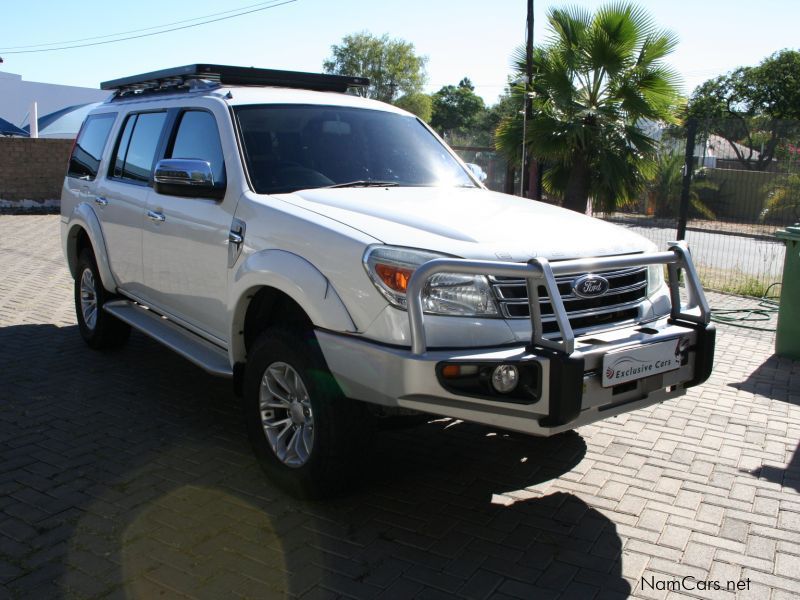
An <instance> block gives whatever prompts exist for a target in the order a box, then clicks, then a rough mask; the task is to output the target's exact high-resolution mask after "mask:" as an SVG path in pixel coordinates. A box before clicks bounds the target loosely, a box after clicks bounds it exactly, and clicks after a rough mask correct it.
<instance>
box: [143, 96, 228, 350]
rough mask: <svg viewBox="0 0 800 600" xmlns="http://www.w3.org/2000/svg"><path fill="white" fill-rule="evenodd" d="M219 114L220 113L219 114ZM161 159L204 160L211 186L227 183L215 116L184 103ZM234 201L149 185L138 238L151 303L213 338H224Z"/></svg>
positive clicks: (214, 339)
mask: <svg viewBox="0 0 800 600" xmlns="http://www.w3.org/2000/svg"><path fill="white" fill-rule="evenodd" d="M220 117H221V118H225V116H223V115H222V114H220ZM164 158H186V159H198V160H204V161H207V162H208V163H209V164H210V165H211V169H212V172H213V174H214V184H215V186H219V187H225V186H226V169H225V158H224V156H223V150H222V144H221V142H220V129H219V126H218V118H217V116H215V115H214V114H213V113H212V112H211V111H210V110H207V109H205V108H200V107H187V108H184V109H181V110H180V111H178V113H177V114H176V115H175V120H174V126H173V130H172V132H171V135H170V136H169V141H168V143H167V145H166V147H165V149H164ZM237 200H238V197H237V194H236V193H235V192H232V191H229V192H228V193H226V195H225V197H224V198H222V199H221V200H220V199H214V198H202V197H200V198H196V197H195V198H193V197H182V196H172V195H166V194H160V193H158V192H156V191H155V190H151V192H150V196H149V199H148V202H147V213H148V214H155V215H158V220H150V219H146V220H145V224H144V237H143V259H144V280H145V285H146V287H147V290H146V294H147V296H148V298H150V299H151V300H152V302H153V305H154V306H156V307H157V308H160V309H161V310H162V311H163V312H165V313H167V314H169V315H170V316H172V317H174V318H176V319H177V320H179V321H182V322H183V323H184V324H185V325H188V326H190V327H191V328H193V329H194V330H196V331H197V332H198V333H201V334H205V336H206V337H207V338H209V339H211V340H212V341H215V342H217V343H219V344H220V345H225V344H226V343H227V338H228V332H227V319H226V316H227V306H226V301H227V281H228V280H227V277H228V234H229V232H230V229H231V222H232V220H233V213H234V211H235V209H236V202H237Z"/></svg>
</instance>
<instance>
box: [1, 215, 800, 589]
mask: <svg viewBox="0 0 800 600" xmlns="http://www.w3.org/2000/svg"><path fill="white" fill-rule="evenodd" d="M710 300H711V303H712V305H713V306H716V307H732V306H741V305H743V304H747V303H748V302H750V303H752V301H748V300H743V299H741V298H736V297H731V296H722V295H718V294H710ZM773 342H774V339H773V334H770V333H765V332H755V331H748V330H745V329H737V328H734V327H731V326H728V325H720V326H719V340H718V343H719V345H718V353H717V362H716V368H715V371H714V374H713V376H712V378H711V379H710V381H709V382H707V383H706V384H705V385H703V386H701V387H699V388H695V389H693V390H690V391H689V393H688V394H687V395H686V396H684V397H682V398H679V399H676V400H672V401H670V402H666V403H664V404H661V405H658V406H654V407H651V408H649V409H644V410H640V411H637V412H634V413H631V414H628V415H624V416H622V417H618V418H615V419H612V420H609V421H605V422H601V423H599V424H595V425H592V426H587V427H582V428H580V429H578V430H577V431H575V432H570V433H568V434H565V435H562V436H558V437H555V438H551V439H533V438H526V437H524V436H518V435H512V434H507V433H504V432H502V431H494V430H492V429H490V428H486V427H479V426H475V425H469V424H459V423H453V422H451V421H446V420H438V421H437V420H434V421H433V422H431V423H428V424H426V425H423V426H420V427H418V428H415V429H411V430H406V431H399V432H391V433H385V434H382V435H381V436H380V437H378V439H377V440H376V442H375V451H374V453H372V454H373V455H372V456H371V458H370V459H369V463H368V464H367V465H366V466H365V467H364V468H363V472H364V477H363V480H362V482H361V485H360V487H359V488H358V489H357V490H354V491H353V492H352V493H351V494H349V495H348V496H346V497H343V498H340V499H336V500H333V501H328V502H324V503H304V502H300V501H297V500H294V499H291V498H288V497H287V496H285V495H284V494H282V493H281V492H280V491H278V490H276V489H275V488H274V487H273V486H271V485H270V483H269V482H268V481H267V480H266V479H265V478H264V477H263V476H262V474H261V472H260V470H259V468H258V466H257V464H256V462H255V460H254V458H253V457H252V455H251V453H250V449H249V447H248V443H247V439H246V436H245V434H244V427H243V423H242V417H241V414H240V408H239V403H238V401H237V399H236V397H235V396H234V395H233V393H232V391H231V390H230V388H229V385H230V384H229V383H228V382H226V381H224V380H216V379H214V378H212V377H210V376H207V375H206V374H205V373H203V372H202V371H200V370H199V369H197V368H195V367H194V366H192V365H190V364H189V363H188V362H186V361H184V360H183V359H181V358H179V357H178V356H176V355H174V354H173V353H171V352H170V351H168V350H166V349H164V348H162V347H160V346H159V345H157V344H156V343H155V342H152V341H150V340H149V339H148V338H146V337H145V336H143V335H140V334H136V333H134V335H133V336H132V337H131V341H130V343H129V344H128V345H127V346H126V347H125V348H124V349H122V350H120V351H118V352H115V353H111V354H98V353H96V352H93V351H91V350H89V349H88V348H87V347H85V345H84V344H83V342H82V341H81V339H80V337H79V334H78V332H77V327H76V325H75V318H74V314H73V307H72V292H71V280H70V278H69V275H68V273H67V270H66V267H65V263H64V260H63V257H62V256H61V250H60V241H59V236H58V217H55V216H0V361H1V362H0V598H6V597H8V598H54V597H60V598H64V597H66V598H105V597H111V598H148V599H149V598H173V597H192V598H272V597H278V598H280V597H301V598H336V597H345V598H447V597H464V598H489V597H491V598H498V599H504V598H525V599H527V598H537V599H538V598H581V599H583V598H587V599H590V598H614V597H625V596H628V595H632V596H635V597H639V598H664V597H667V596H669V597H677V596H678V595H679V594H678V593H677V592H674V591H672V592H670V591H669V590H666V589H650V587H649V586H648V585H644V586H643V585H642V581H643V579H644V580H645V581H653V582H658V581H662V582H672V581H675V580H679V579H681V578H683V577H685V576H691V577H693V578H694V579H693V580H687V581H704V580H718V581H721V582H722V583H723V585H724V584H725V582H727V581H729V580H730V581H739V580H749V589H748V590H745V591H740V592H738V597H741V598H758V599H767V598H771V599H773V600H777V599H781V598H796V597H798V595H800V579H798V573H800V533H798V531H800V493H798V490H800V456H798V452H797V443H798V439H800V363H797V362H795V363H793V362H791V361H788V360H785V359H779V358H776V357H773V356H772V351H773ZM673 585H674V584H673ZM695 585H696V584H695ZM655 587H656V588H658V586H655ZM661 587H662V588H663V585H662V586H661ZM681 594H683V596H684V597H696V598H734V597H735V595H734V593H732V592H727V591H714V590H712V591H705V590H686V589H684V590H683V591H682V592H681Z"/></svg>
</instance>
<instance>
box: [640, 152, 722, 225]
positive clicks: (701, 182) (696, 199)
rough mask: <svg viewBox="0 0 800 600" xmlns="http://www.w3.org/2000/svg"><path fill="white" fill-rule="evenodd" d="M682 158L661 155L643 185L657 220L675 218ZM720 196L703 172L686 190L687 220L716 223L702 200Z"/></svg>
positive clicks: (711, 212) (674, 153) (673, 154)
mask: <svg viewBox="0 0 800 600" xmlns="http://www.w3.org/2000/svg"><path fill="white" fill-rule="evenodd" d="M683 165H684V156H683V154H682V153H680V152H661V153H660V154H659V155H658V159H657V160H656V163H655V165H654V168H653V171H652V173H651V175H650V177H649V178H648V180H647V183H646V191H647V195H648V198H649V200H650V202H651V203H652V205H653V206H654V208H655V216H657V217H673V218H674V217H675V216H676V215H677V214H678V208H679V205H680V199H681V184H682V183H683ZM718 192H719V186H718V185H717V184H715V183H712V182H710V181H707V180H706V178H705V177H703V176H702V171H701V172H700V173H698V174H697V175H696V176H695V177H694V178H693V179H692V186H691V188H690V190H689V205H690V207H691V212H690V216H692V217H702V218H705V219H712V220H713V219H716V218H717V217H716V215H715V214H714V211H712V210H711V209H710V208H709V207H708V205H707V204H706V202H704V201H703V200H704V197H708V196H710V195H711V194H715V193H718Z"/></svg>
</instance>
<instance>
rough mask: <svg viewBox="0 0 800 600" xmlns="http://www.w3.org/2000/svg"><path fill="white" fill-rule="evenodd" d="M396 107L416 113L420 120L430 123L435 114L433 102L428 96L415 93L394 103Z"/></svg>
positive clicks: (401, 97)
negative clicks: (432, 115)
mask: <svg viewBox="0 0 800 600" xmlns="http://www.w3.org/2000/svg"><path fill="white" fill-rule="evenodd" d="M394 105H395V106H398V107H400V108H402V109H403V110H407V111H408V112H411V113H414V114H415V115H417V116H418V117H419V118H420V119H422V120H423V121H425V122H426V123H429V122H430V120H431V114H432V113H433V100H432V99H431V97H430V96H429V95H428V94H423V93H413V94H406V95H405V96H400V97H399V98H398V99H397V100H395V102H394Z"/></svg>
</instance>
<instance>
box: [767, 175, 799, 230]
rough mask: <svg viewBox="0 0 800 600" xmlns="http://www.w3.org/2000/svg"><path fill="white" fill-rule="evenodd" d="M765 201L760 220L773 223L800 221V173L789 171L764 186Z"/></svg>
mask: <svg viewBox="0 0 800 600" xmlns="http://www.w3.org/2000/svg"><path fill="white" fill-rule="evenodd" d="M765 191H766V194H767V202H766V205H765V206H764V210H762V211H761V215H760V220H761V221H762V222H763V223H769V224H773V225H788V224H790V223H800V174H798V173H789V174H787V175H784V176H783V177H781V179H779V180H778V181H776V182H774V183H771V184H770V185H768V186H766V189H765Z"/></svg>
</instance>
